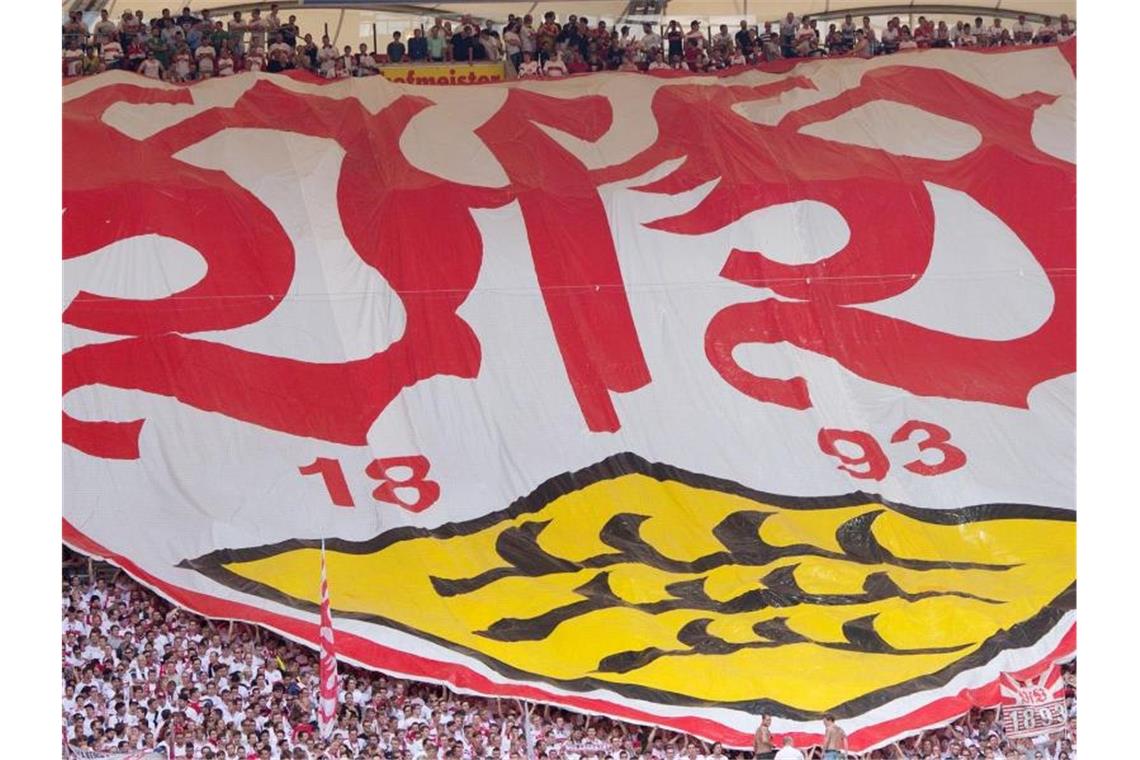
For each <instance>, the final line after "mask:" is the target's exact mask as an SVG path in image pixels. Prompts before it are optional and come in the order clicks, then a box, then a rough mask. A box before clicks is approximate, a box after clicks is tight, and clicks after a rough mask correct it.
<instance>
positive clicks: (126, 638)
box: [62, 550, 1077, 760]
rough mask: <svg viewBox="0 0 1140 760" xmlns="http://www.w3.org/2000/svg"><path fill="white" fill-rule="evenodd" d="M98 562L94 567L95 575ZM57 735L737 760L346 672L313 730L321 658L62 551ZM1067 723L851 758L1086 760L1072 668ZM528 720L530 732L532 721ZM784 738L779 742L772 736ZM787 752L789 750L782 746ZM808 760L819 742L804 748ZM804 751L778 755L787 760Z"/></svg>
mask: <svg viewBox="0 0 1140 760" xmlns="http://www.w3.org/2000/svg"><path fill="white" fill-rule="evenodd" d="M92 567H94V568H95V571H94V572H91V568H92ZM63 570H64V582H63V594H62V596H63V615H62V617H63V647H62V659H63V715H62V717H63V741H64V743H65V744H66V745H69V746H71V747H75V748H78V749H81V750H87V751H94V752H109V753H110V752H127V751H136V750H148V749H155V748H157V749H159V750H161V751H162V752H163V754H165V755H167V756H168V757H176V758H188V759H190V758H193V759H197V758H203V759H205V758H215V759H221V758H225V759H226V760H237V759H240V760H278V759H282V760H288V759H289V758H305V759H307V760H323V759H325V758H368V759H369V760H373V759H375V758H384V759H385V760H391V759H396V760H424V759H427V760H436V759H437V758H438V759H439V760H444V759H445V758H447V759H453V760H523V758H533V759H534V760H540V759H546V758H555V759H562V758H565V760H633V759H634V758H637V759H638V760H729V758H742V757H747V758H751V757H752V756H753V754H752V753H751V752H748V753H742V752H736V751H729V752H726V751H725V750H724V749H723V748H722V747H721V745H719V744H710V743H708V742H704V741H701V740H699V739H697V738H695V737H691V736H686V735H684V734H679V733H674V732H671V731H665V730H660V729H651V728H646V727H644V726H637V725H631V724H625V723H620V722H617V721H613V720H609V719H606V718H599V717H596V716H593V717H591V716H585V715H578V714H574V713H570V712H567V711H563V710H560V709H555V708H551V707H548V706H547V707H544V706H533V705H529V704H527V705H524V704H522V703H519V702H517V701H515V700H509V699H491V698H477V697H469V696H463V695H459V694H456V693H454V692H451V691H449V690H448V689H446V688H444V687H440V686H434V685H430V684H424V683H416V682H412V681H407V680H402V679H398V678H393V677H390V676H385V675H382V674H380V673H376V672H372V671H367V670H362V669H358V668H353V667H351V666H347V665H345V664H343V663H341V665H340V697H339V712H338V718H337V726H336V730H335V731H334V733H333V735H332V736H331V737H330V738H329V739H327V740H326V739H322V738H320V736H319V735H318V732H317V715H316V706H317V697H318V677H317V672H318V671H317V666H318V662H317V655H316V654H315V652H313V651H312V650H310V649H308V648H306V647H303V646H300V645H298V644H295V643H293V642H291V641H287V640H285V639H283V638H281V637H279V636H276V635H274V634H271V633H268V632H266V631H261V630H259V629H256V628H253V627H249V626H245V625H241V624H230V623H225V622H218V621H211V620H207V619H205V618H201V617H198V616H196V615H193V614H190V613H188V612H185V611H183V610H180V609H177V608H175V607H173V606H171V605H170V604H169V603H167V602H166V601H164V600H163V599H161V598H160V597H158V596H156V595H155V594H153V593H151V592H150V591H148V590H147V589H145V588H143V587H142V586H140V585H139V584H137V583H135V582H134V581H132V580H131V579H130V578H128V577H127V576H126V575H125V574H124V573H121V572H119V571H117V570H115V569H113V568H111V567H110V566H105V565H103V566H100V565H98V564H94V565H92V564H91V563H88V562H86V561H85V560H84V559H83V558H81V557H79V556H78V555H75V554H73V553H71V552H70V551H68V550H64V563H63ZM1065 680H1066V683H1067V684H1068V698H1067V702H1068V707H1069V715H1070V716H1074V717H1071V718H1070V721H1069V725H1068V728H1067V729H1066V730H1064V731H1061V732H1058V733H1055V734H1052V735H1047V736H1040V737H1037V738H1035V739H1033V740H1029V739H1023V740H1016V741H1014V740H1007V739H1006V738H1005V737H1004V735H1003V732H1002V727H1001V724H1000V722H999V721H997V720H996V716H995V713H994V711H993V710H975V711H973V712H971V713H970V714H968V715H966V716H964V717H963V718H961V719H960V720H957V721H955V722H954V723H952V724H950V725H948V726H945V727H943V728H941V729H935V730H930V731H925V732H923V733H922V734H920V735H918V736H914V737H910V738H908V739H906V740H904V741H901V742H898V743H896V744H894V745H893V746H891V747H887V748H884V749H881V750H876V751H874V752H870V753H867V754H865V755H852V756H851V757H858V758H866V759H868V760H979V759H982V760H991V759H993V760H1076V756H1077V755H1076V721H1075V715H1076V662H1075V661H1073V663H1071V664H1070V665H1069V666H1067V668H1066V674H1065ZM528 722H529V729H528V726H527V723H528ZM777 746H779V745H777ZM781 751H783V749H781ZM792 751H793V752H799V751H802V753H803V756H806V757H807V758H808V759H809V760H810V759H811V758H815V757H818V756H819V749H818V748H811V749H809V748H802V750H794V749H793V750H792ZM788 756H792V757H795V756H796V755H794V754H793V755H788V754H785V755H780V756H779V757H781V758H782V757H788Z"/></svg>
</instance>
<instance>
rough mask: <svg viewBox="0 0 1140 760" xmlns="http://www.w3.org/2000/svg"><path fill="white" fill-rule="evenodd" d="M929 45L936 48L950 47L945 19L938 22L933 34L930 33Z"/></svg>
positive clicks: (948, 30)
mask: <svg viewBox="0 0 1140 760" xmlns="http://www.w3.org/2000/svg"><path fill="white" fill-rule="evenodd" d="M930 46H931V47H936V48H948V47H950V29H949V28H948V27H947V26H946V22H945V21H939V22H938V27H937V28H936V29H935V30H934V34H933V35H931V38H930Z"/></svg>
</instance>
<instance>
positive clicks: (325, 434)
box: [63, 42, 1076, 749]
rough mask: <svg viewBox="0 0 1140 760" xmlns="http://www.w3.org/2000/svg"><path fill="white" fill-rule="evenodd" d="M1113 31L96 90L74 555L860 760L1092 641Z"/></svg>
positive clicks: (255, 610) (357, 655)
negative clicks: (1090, 350) (1081, 636)
mask: <svg viewBox="0 0 1140 760" xmlns="http://www.w3.org/2000/svg"><path fill="white" fill-rule="evenodd" d="M1075 92H1076V88H1075V42H1071V43H1068V44H1067V45H1065V46H1062V47H1047V48H1035V49H1032V50H1023V51H1018V52H1008V53H1006V52H1003V53H971V52H964V51H928V52H921V53H913V54H902V55H896V56H890V57H884V58H879V59H875V60H872V61H858V60H839V61H812V62H805V63H802V64H799V65H795V66H792V65H785V66H782V67H779V68H776V69H767V70H747V71H744V72H742V73H739V74H734V75H731V76H721V77H717V76H693V77H684V76H681V77H678V76H675V75H674V76H670V77H663V78H655V77H650V76H647V75H640V74H625V73H615V74H601V75H594V76H585V77H573V78H569V79H566V80H563V81H558V82H521V83H510V84H487V85H482V86H477V87H464V88H441V87H433V86H415V85H408V84H400V83H394V82H388V81H385V80H383V79H381V78H371V79H365V80H351V81H340V82H335V83H317V82H314V81H307V80H299V79H292V78H288V77H284V76H277V75H270V74H258V75H254V74H244V75H240V76H237V77H233V78H229V79H220V80H211V81H207V82H203V83H201V84H198V85H195V86H193V87H189V88H178V87H173V86H168V85H165V84H162V83H159V82H152V81H148V80H144V79H141V78H139V77H136V76H133V75H130V74H124V73H112V74H106V75H102V76H100V77H96V78H93V79H87V80H82V81H79V82H75V83H73V84H70V85H68V86H67V87H65V88H64V100H65V104H64V110H63V116H64V125H63V135H64V145H63V149H64V154H63V155H64V178H63V179H64V195H63V206H64V217H63V233H64V251H63V253H64V259H65V283H64V286H65V293H64V311H63V322H64V344H65V345H64V354H63V377H64V387H63V393H64V396H63V408H64V415H63V441H64V444H65V447H64V468H65V469H64V477H65V509H64V525H63V530H64V539H65V541H66V542H67V543H68V544H70V545H72V546H74V547H76V548H78V549H80V550H82V551H85V552H88V553H92V554H95V555H98V556H101V557H105V558H108V559H110V560H111V561H113V562H116V563H118V564H119V565H121V566H122V567H124V568H125V569H126V570H127V571H128V572H130V573H131V574H132V575H134V576H135V577H136V578H139V579H140V580H142V581H143V582H144V583H147V584H148V585H150V586H151V587H152V588H154V589H156V590H157V591H159V592H160V593H162V594H164V595H165V596H167V597H168V598H170V599H172V600H174V601H175V602H177V603H178V604H181V605H183V606H185V607H188V608H190V609H192V610H195V611H197V612H199V613H202V614H205V615H209V616H214V617H221V618H233V619H240V620H246V621H252V622H254V623H257V624H259V625H262V626H266V627H268V628H272V629H274V630H276V631H279V632H281V633H282V634H284V635H286V636H289V637H291V638H293V639H296V640H298V641H303V642H306V643H308V644H310V645H312V646H314V647H315V646H316V642H317V626H318V622H319V619H318V604H319V590H320V587H319V576H320V546H321V542H322V540H323V541H324V545H325V546H326V548H327V568H328V578H329V589H330V600H331V607H332V613H333V619H334V622H335V626H336V642H337V648H338V652H339V653H340V654H341V656H342V657H343V658H344V659H347V660H349V661H351V662H355V663H359V664H362V665H366V666H369V667H374V668H379V669H383V670H385V671H388V672H391V673H396V674H400V675H403V676H407V677H411V678H417V679H426V680H431V681H436V682H446V683H448V684H450V685H451V686H453V687H454V688H456V689H459V690H462V691H467V692H473V693H481V694H488V695H503V696H508V695H509V696H514V697H520V698H524V699H531V700H538V701H543V702H549V703H555V704H560V705H564V706H567V707H570V708H572V709H575V710H580V711H586V712H594V713H605V714H608V715H613V716H616V717H619V718H622V719H626V720H631V721H637V722H642V723H650V724H656V725H661V726H668V727H671V728H676V729H680V730H685V731H690V732H693V733H695V734H698V735H701V736H704V737H708V738H710V739H716V740H719V741H722V742H724V743H726V744H727V745H729V746H748V745H750V744H751V735H752V733H753V731H754V730H755V729H756V726H757V724H758V721H759V717H760V715H761V714H771V715H773V716H775V720H774V722H773V730H774V732H775V733H777V734H780V733H792V734H794V735H796V737H797V739H798V741H800V742H807V741H811V740H812V739H816V738H818V736H819V733H820V731H821V725H820V718H821V716H822V715H824V714H825V713H829V712H830V713H834V714H835V715H836V716H837V717H838V719H839V723H840V725H841V726H843V727H844V728H846V729H847V731H848V733H849V735H850V737H851V745H852V748H854V749H865V748H869V747H875V746H880V745H882V744H884V743H887V742H889V741H891V740H892V739H893V738H895V737H898V736H900V735H903V734H906V733H908V732H913V731H915V730H918V729H920V728H923V727H926V726H930V725H934V724H936V723H938V722H941V721H946V720H949V719H951V718H953V717H955V716H957V715H959V714H961V713H962V712H964V711H965V710H966V709H968V707H969V706H970V705H971V704H980V703H985V704H990V705H993V704H997V703H998V702H999V701H1000V688H999V684H1000V675H1001V674H1002V673H1013V672H1016V673H1018V674H1019V677H1020V678H1023V679H1027V678H1031V677H1033V676H1034V675H1035V674H1036V673H1039V672H1042V671H1043V670H1045V669H1047V668H1048V667H1049V666H1051V665H1052V664H1053V663H1054V662H1056V661H1058V660H1060V659H1063V658H1067V657H1071V656H1072V654H1073V652H1074V651H1075V628H1074V626H1075V580H1076V579H1075V564H1074V549H1075V546H1074V531H1075V511H1074V510H1075V504H1074V440H1073V431H1074V383H1075V369H1076V366H1075V350H1074V349H1075V346H1074V342H1075V307H1076V304H1075V293H1076V289H1075V277H1076V269H1075V266H1076V259H1075V234H1074V228H1075V218H1074V200H1075V165H1074V160H1075V159H1074V131H1075Z"/></svg>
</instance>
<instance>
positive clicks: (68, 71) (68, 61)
mask: <svg viewBox="0 0 1140 760" xmlns="http://www.w3.org/2000/svg"><path fill="white" fill-rule="evenodd" d="M82 74H83V50H82V49H80V47H79V40H78V39H76V38H74V36H73V38H71V39H68V40H67V42H66V44H65V47H64V76H81V75H82Z"/></svg>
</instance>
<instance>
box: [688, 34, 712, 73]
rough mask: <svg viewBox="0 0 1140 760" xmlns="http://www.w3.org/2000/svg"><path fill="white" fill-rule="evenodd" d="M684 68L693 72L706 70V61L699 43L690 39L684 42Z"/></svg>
mask: <svg viewBox="0 0 1140 760" xmlns="http://www.w3.org/2000/svg"><path fill="white" fill-rule="evenodd" d="M685 66H687V67H688V69H689V71H693V72H696V71H706V70H708V59H707V58H706V57H705V52H704V50H702V49H701V43H700V42H698V41H697V40H696V39H694V38H692V37H690V38H688V39H687V40H685Z"/></svg>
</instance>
